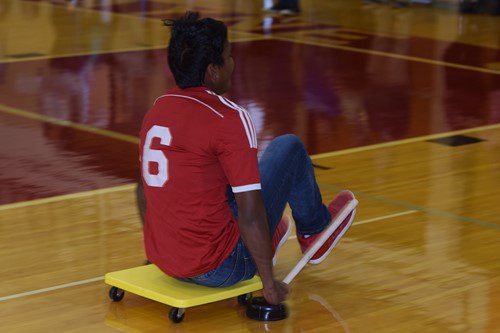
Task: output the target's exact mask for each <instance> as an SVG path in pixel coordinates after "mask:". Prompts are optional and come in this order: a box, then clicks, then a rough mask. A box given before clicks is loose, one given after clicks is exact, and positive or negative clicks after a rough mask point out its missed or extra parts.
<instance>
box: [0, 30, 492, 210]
mask: <svg viewBox="0 0 500 333" xmlns="http://www.w3.org/2000/svg"><path fill="white" fill-rule="evenodd" d="M233 55H234V58H235V59H236V69H235V73H234V79H233V87H232V89H231V93H230V96H229V97H230V98H231V99H233V100H235V101H237V102H238V103H240V104H242V105H243V106H245V107H246V108H247V109H248V110H249V112H250V113H251V115H252V117H253V119H254V123H255V124H256V127H257V131H258V134H259V142H260V148H261V149H264V148H265V146H266V144H267V143H268V142H269V140H270V139H272V138H273V137H276V136H278V135H281V134H285V133H295V134H297V135H298V136H299V137H300V138H301V139H302V140H303V141H304V143H305V144H306V146H307V148H308V149H309V152H310V153H312V154H316V153H323V152H329V151H335V150H340V149H347V148H352V147H360V146H366V145H369V144H376V143H381V142H390V141H393V140H400V139H405V138H411V137H416V136H421V135H427V134H433V133H440V132H447V131H450V130H457V129H463V128H470V127H476V126H482V125H487V124H494V123H498V122H500V115H499V114H498V112H496V111H495V110H498V109H499V108H500V100H499V98H498V94H497V90H498V87H499V86H500V81H499V80H500V76H498V75H491V74H487V73H480V72H474V71H470V70H463V69H457V68H450V67H442V66H437V65H431V64H426V63H419V62H411V61H406V60H403V59H393V58H388V57H381V56H375V55H368V54H363V53H353V52H348V51H343V50H337V49H332V48H324V47H317V46H311V45H304V44H296V43H292V42H285V41H274V40H266V41H252V42H242V43H235V44H234V47H233ZM165 59H166V54H165V51H164V50H148V51H136V52H122V53H110V54H102V55H92V56H78V57H67V58H59V59H44V60H33V61H28V62H22V63H3V64H0V73H2V80H1V81H0V104H4V105H8V106H11V107H15V108H18V109H22V110H27V111H30V112H35V113H39V114H44V115H47V116H51V117H55V118H58V119H64V120H69V121H72V122H76V123H82V124H86V125H89V126H93V127H98V128H103V129H107V130H112V131H116V132H120V133H125V134H128V135H132V136H138V130H139V127H140V124H141V120H142V117H143V115H144V113H145V112H146V111H147V109H148V108H149V106H150V105H151V103H152V101H153V100H154V99H155V98H156V97H157V96H158V95H160V94H161V93H162V92H163V91H164V90H165V89H166V88H168V87H171V86H173V80H172V77H171V76H170V74H168V72H167V68H166V64H165V62H166V61H165ZM162 73H165V74H164V75H163V74H162ZM20 78H22V80H23V82H31V85H28V86H24V85H19V84H16V83H17V82H19V79H20ZM17 121H18V122H20V123H24V122H22V118H18V119H17ZM30 126H32V125H30ZM52 126H56V125H52ZM21 127H22V125H19V124H18V125H16V126H14V127H13V128H16V129H19V128H21ZM21 132H22V131H21ZM35 132H36V131H35ZM56 132H57V131H56ZM22 133H24V134H23V135H20V134H13V135H12V136H9V139H7V138H5V140H15V141H16V142H17V141H19V142H23V141H26V142H37V141H38V140H39V135H40V134H39V133H38V134H33V137H31V136H32V135H31V134H29V132H26V133H25V132H22ZM64 133H65V134H64V135H60V136H56V137H55V138H56V140H55V142H54V145H55V144H56V142H58V141H61V142H60V143H59V145H62V146H64V145H66V143H67V140H66V137H69V138H71V137H74V136H80V135H81V134H79V131H76V130H73V129H65V130H64ZM37 135H38V136H37ZM84 136H85V139H82V140H83V142H87V144H90V145H91V146H92V147H94V146H96V144H94V143H92V142H94V141H95V142H96V143H98V144H99V145H101V144H103V145H104V146H106V145H107V141H110V142H111V141H114V140H105V139H103V137H98V136H90V135H89V134H85V135H84ZM79 140H80V139H79ZM75 145H76V143H75ZM109 145H110V146H109V148H105V151H108V152H109V151H115V150H119V151H120V152H121V153H122V154H126V155H127V156H129V157H127V159H126V160H124V161H121V162H119V161H118V160H115V159H114V158H113V159H111V160H108V162H105V163H103V165H101V164H100V162H99V160H100V159H104V160H106V158H107V157H106V154H104V155H103V154H102V152H100V151H99V149H97V148H96V149H97V151H92V149H90V150H89V149H87V151H86V153H85V154H86V155H87V157H85V158H90V159H91V160H92V161H93V163H95V164H92V165H93V166H92V168H93V169H97V170H106V172H110V173H101V176H102V177H101V178H99V179H97V180H93V181H92V182H91V184H90V185H89V184H83V183H85V182H82V184H83V186H81V188H80V187H78V186H68V187H67V188H64V189H62V190H57V191H54V190H52V189H51V188H50V186H48V185H47V184H45V183H43V182H41V181H42V180H44V178H47V177H40V179H33V180H32V183H31V185H30V186H27V185H26V184H23V186H19V183H16V181H17V179H18V177H19V175H17V174H15V173H14V175H12V174H11V173H10V171H9V170H11V169H12V170H16V169H18V166H24V165H23V163H25V162H24V160H25V156H23V155H21V156H17V155H16V154H12V152H11V151H10V150H9V148H0V153H1V154H2V155H4V156H17V157H16V158H12V159H10V161H9V163H11V164H10V165H11V168H9V169H8V170H6V171H5V173H4V174H5V178H4V179H3V183H5V184H8V183H9V182H10V184H13V185H9V186H10V187H7V188H8V190H5V191H6V192H5V193H6V195H2V197H5V198H8V199H5V200H6V201H5V202H4V203H7V202H14V201H22V200H27V199H35V198H37V197H45V196H49V195H56V194H66V193H72V192H79V191H83V190H88V189H94V188H100V187H108V186H113V185H119V184H123V183H124V182H128V181H130V179H134V176H135V174H134V172H135V168H136V166H137V158H136V157H135V156H136V155H135V154H136V152H135V149H136V148H135V147H134V145H130V144H127V145H125V146H119V147H118V148H116V149H115V148H113V147H114V146H115V144H109ZM84 146H85V145H84ZM24 147H25V148H22V149H26V152H23V153H24V154H29V151H30V149H31V146H30V145H29V144H27V145H26V146H24ZM20 149H21V148H20ZM22 149H21V150H22ZM62 155H63V156H64V151H63V154H62ZM110 156H115V155H110ZM82 158H83V157H82ZM82 165H83V168H84V169H85V168H87V167H88V166H85V164H82ZM120 165H124V167H123V168H124V170H125V171H124V170H122V167H121V166H120ZM114 169H116V170H114ZM75 170H76V171H78V169H75ZM110 170H111V171H110ZM113 170H114V171H113ZM68 171H72V170H64V171H60V172H58V173H59V174H60V175H61V177H66V172H68ZM76 171H75V172H76ZM70 174H71V173H70ZM108 176H109V177H108ZM35 178H36V177H35ZM80 178H83V177H80ZM108 178H109V179H111V180H112V182H111V183H112V184H110V183H108V182H107V180H106V181H104V182H101V181H100V179H108ZM13 179H14V180H13ZM23 187H25V188H27V189H28V190H27V193H28V194H27V195H22V196H19V195H18V194H17V193H18V192H17V189H19V188H23Z"/></svg>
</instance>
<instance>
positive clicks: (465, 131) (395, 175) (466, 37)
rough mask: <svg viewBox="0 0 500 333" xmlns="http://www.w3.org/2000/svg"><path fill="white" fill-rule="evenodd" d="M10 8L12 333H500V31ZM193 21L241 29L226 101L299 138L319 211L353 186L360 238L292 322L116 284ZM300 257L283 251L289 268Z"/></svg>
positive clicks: (3, 238) (4, 77)
mask: <svg viewBox="0 0 500 333" xmlns="http://www.w3.org/2000/svg"><path fill="white" fill-rule="evenodd" d="M262 6H263V3H262V2H261V1H241V0H230V1H222V0H220V1H208V0H206V1H201V0H198V1H180V0H155V1H139V0H120V1H113V0H109V1H93V0H83V1H82V0H78V1H63V0H58V1H56V0H53V1H37V0H2V1H1V2H0V138H1V142H2V145H1V148H0V160H1V162H2V163H0V169H1V171H2V172H1V173H0V181H1V184H2V186H1V187H0V194H1V195H0V231H1V232H0V277H1V284H0V331H1V332H58V331H59V332H61V331H63V332H66V331H71V332H89V331H93V332H105V331H110V332H111V331H123V332H136V331H141V332H142V331H147V332H157V331H172V332H199V331H204V332H220V331H223V330H224V331H227V332H261V331H262V332H266V331H270V332H495V331H498V329H499V327H500V315H499V313H500V311H499V310H500V242H499V235H500V234H499V232H500V218H499V215H500V208H499V205H498V203H499V202H500V194H499V193H500V192H499V191H498V188H499V187H500V147H499V142H500V124H499V123H500V51H499V50H500V33H499V31H500V20H499V19H498V17H492V16H485V15H459V14H457V11H456V10H455V9H454V2H453V1H451V0H449V1H440V2H437V3H436V4H435V5H434V6H430V5H412V6H410V7H408V8H393V7H390V6H387V5H377V4H371V3H367V2H362V1H358V0H352V1H341V0H335V1H325V0H309V1H308V0H304V1H302V9H303V11H302V14H301V15H300V16H298V17H291V18H283V17H279V16H273V15H271V14H267V13H263V12H262V11H261V8H262ZM186 9H192V10H198V11H200V12H202V13H203V14H204V15H205V16H211V17H214V18H218V19H221V20H224V21H225V22H226V23H227V24H228V26H229V27H230V31H231V32H230V38H231V41H232V42H233V49H234V52H233V53H234V58H235V62H236V70H235V74H234V79H233V89H232V90H231V92H230V93H229V94H228V95H229V96H230V97H231V98H232V99H234V100H235V101H237V102H238V103H240V104H242V105H244V106H245V107H246V108H247V109H248V110H249V112H250V113H251V114H252V117H253V119H254V122H255V123H256V127H257V132H258V135H259V142H260V149H261V150H262V149H265V147H266V144H267V143H268V142H269V141H270V140H271V139H272V138H273V137H275V136H277V135H281V134H284V133H294V134H297V135H298V136H299V137H300V138H301V139H302V140H303V141H304V143H305V144H306V146H307V148H308V150H309V151H310V153H311V154H313V162H314V164H315V165H316V167H317V169H316V171H317V177H318V182H319V184H320V188H321V191H322V193H323V196H324V199H325V201H328V200H330V199H331V198H332V197H333V196H334V195H335V193H336V192H338V191H339V190H340V189H343V188H349V189H351V190H352V191H353V192H355V193H356V195H357V197H358V199H359V200H360V206H359V208H358V214H357V218H356V220H355V224H354V226H353V227H352V228H351V230H350V231H349V232H348V233H347V234H346V236H345V238H344V239H343V240H342V242H341V243H340V244H339V246H338V248H337V249H336V250H335V251H334V252H333V253H332V255H331V256H330V257H329V258H328V260H327V261H325V262H324V263H323V264H321V265H319V266H314V267H307V268H305V269H304V270H303V272H301V274H300V275H299V276H298V277H297V278H296V280H294V282H293V284H292V289H293V291H292V295H291V298H290V300H289V301H288V304H289V307H290V309H291V316H290V318H289V319H287V320H285V321H281V322H275V323H269V324H263V323H259V322H255V321H252V320H249V319H247V318H246V317H245V315H244V308H242V307H239V306H238V305H237V304H236V300H227V301H223V302H219V303H217V306H213V305H206V306H200V307H196V308H193V309H189V310H188V312H187V314H186V318H185V320H184V322H183V323H181V324H179V325H174V324H172V323H171V322H170V321H168V319H167V317H166V316H167V312H168V307H167V306H164V305H161V304H158V303H155V302H152V301H148V300H145V299H142V298H140V297H136V296H134V295H129V294H128V295H126V297H125V298H124V300H123V301H122V302H120V303H112V302H110V300H109V299H108V296H107V291H108V287H107V286H105V285H104V283H103V281H102V279H103V275H104V274H105V273H106V272H109V271H114V270H119V269H123V268H127V267H134V266H137V265H140V264H142V262H143V261H144V253H143V249H142V235H141V227H140V223H139V219H138V213H137V209H136V207H135V203H134V188H135V177H136V173H137V142H138V139H137V133H138V129H139V127H140V122H141V119H142V116H143V115H144V113H145V112H146V111H147V108H148V106H149V105H150V104H151V102H152V101H153V100H154V98H155V97H156V96H157V95H159V94H160V93H161V92H162V91H164V90H165V89H167V88H169V87H171V86H172V85H173V80H172V77H171V75H170V74H169V73H168V72H167V68H166V52H165V44H166V41H167V39H168V29H166V28H164V27H162V26H161V22H160V21H159V20H158V18H163V17H173V16H175V15H178V14H180V13H182V12H184V11H185V10H186ZM299 257H300V251H299V247H298V244H297V242H296V240H295V239H293V236H292V239H290V240H289V241H288V242H287V243H286V245H285V246H284V248H283V249H282V252H281V253H280V255H279V261H278V265H277V272H278V275H279V276H282V277H284V275H285V274H286V273H287V272H288V270H290V269H291V267H292V266H293V265H294V263H295V262H296V261H297V260H298V258H299Z"/></svg>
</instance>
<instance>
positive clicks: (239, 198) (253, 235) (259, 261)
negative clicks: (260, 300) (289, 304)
mask: <svg viewBox="0 0 500 333" xmlns="http://www.w3.org/2000/svg"><path fill="white" fill-rule="evenodd" d="M234 196H235V198H236V203H237V204H238V228H239V230H240V234H241V237H242V239H243V242H244V243H245V246H246V247H247V248H248V250H249V251H250V254H251V255H252V257H253V259H254V261H255V265H256V266H257V270H258V271H259V275H260V278H261V279H262V284H263V287H264V289H263V293H264V297H265V298H266V300H267V301H268V302H269V303H271V304H278V303H281V302H283V301H284V300H285V299H286V298H287V296H288V287H287V285H286V284H284V283H283V282H280V281H276V280H275V279H274V275H273V263H272V249H271V239H270V236H269V227H268V223H267V216H266V209H265V207H264V202H263V201H262V196H261V192H260V191H248V192H242V193H235V194H234Z"/></svg>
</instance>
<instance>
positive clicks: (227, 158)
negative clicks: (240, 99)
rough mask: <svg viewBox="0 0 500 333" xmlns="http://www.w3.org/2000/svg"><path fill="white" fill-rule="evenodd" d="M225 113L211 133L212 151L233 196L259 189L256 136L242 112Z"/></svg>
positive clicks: (247, 117) (249, 121)
mask: <svg viewBox="0 0 500 333" xmlns="http://www.w3.org/2000/svg"><path fill="white" fill-rule="evenodd" d="M234 111H235V112H232V113H229V114H227V115H226V116H225V117H224V119H221V120H220V124H219V126H218V128H217V132H216V133H215V142H214V144H215V150H216V154H217V158H218V160H219V162H220V163H221V166H222V169H223V170H224V173H225V174H226V177H227V179H228V181H229V184H230V185H231V188H232V190H233V193H241V192H247V191H253V190H260V189H261V184H260V173H259V165H258V159H257V137H256V134H255V129H254V126H253V123H252V119H251V118H250V115H249V114H248V113H247V112H246V111H245V110H244V109H240V110H234Z"/></svg>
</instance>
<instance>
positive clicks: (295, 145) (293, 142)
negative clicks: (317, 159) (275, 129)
mask: <svg viewBox="0 0 500 333" xmlns="http://www.w3.org/2000/svg"><path fill="white" fill-rule="evenodd" d="M274 140H276V143H277V144H279V145H280V146H282V147H283V148H284V149H287V150H291V151H293V150H299V149H300V150H305V148H304V144H303V143H302V141H300V139H299V137H298V136H296V135H295V134H285V135H281V136H278V137H277V138H276V139H274Z"/></svg>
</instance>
